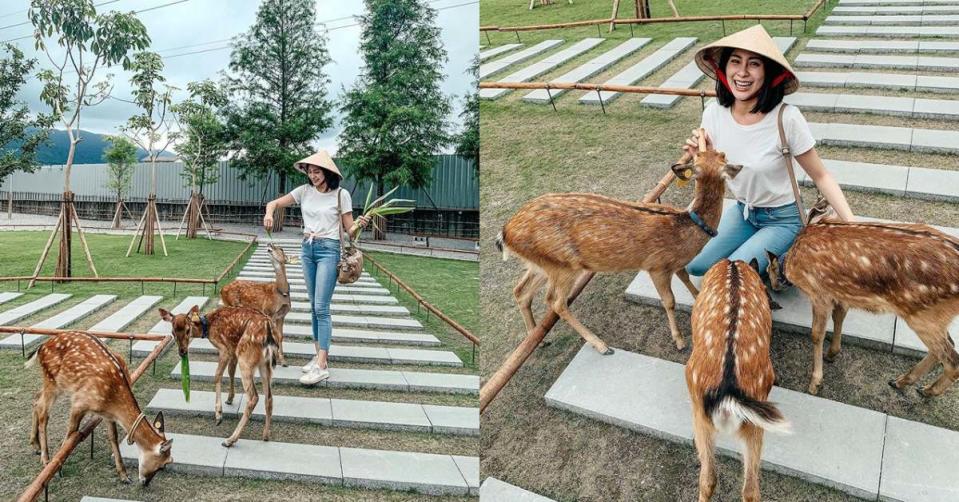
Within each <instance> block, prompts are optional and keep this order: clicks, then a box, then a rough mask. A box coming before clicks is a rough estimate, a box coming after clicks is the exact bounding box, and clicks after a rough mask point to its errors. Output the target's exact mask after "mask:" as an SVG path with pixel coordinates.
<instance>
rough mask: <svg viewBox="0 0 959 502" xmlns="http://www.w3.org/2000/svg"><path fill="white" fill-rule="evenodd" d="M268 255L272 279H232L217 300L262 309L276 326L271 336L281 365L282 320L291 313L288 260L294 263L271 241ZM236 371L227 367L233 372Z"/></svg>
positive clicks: (283, 358) (284, 359)
mask: <svg viewBox="0 0 959 502" xmlns="http://www.w3.org/2000/svg"><path fill="white" fill-rule="evenodd" d="M266 250H267V254H268V255H269V257H270V262H271V263H272V264H273V272H274V274H275V276H274V278H273V282H258V281H233V282H231V283H230V284H227V285H226V287H224V288H223V290H222V291H220V299H221V300H223V305H225V306H227V307H249V308H251V309H255V310H259V311H260V312H263V313H264V314H266V315H267V316H269V317H270V318H271V319H273V325H274V327H275V328H276V332H275V333H274V337H275V339H276V343H277V345H278V346H279V348H280V349H279V350H278V351H277V355H278V356H279V359H280V365H282V366H286V357H285V356H284V355H283V323H284V322H285V320H286V314H287V313H289V312H290V309H291V308H292V303H291V302H290V283H289V281H288V280H287V278H286V265H287V263H289V264H293V263H295V261H294V259H293V258H289V259H288V258H287V257H286V253H284V252H283V248H282V247H280V246H277V245H275V244H273V243H272V242H271V243H269V244H267V245H266ZM235 371H236V368H235V367H233V368H231V369H230V374H231V375H232V374H233V373H234V372H235Z"/></svg>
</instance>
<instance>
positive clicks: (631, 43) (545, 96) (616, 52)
mask: <svg viewBox="0 0 959 502" xmlns="http://www.w3.org/2000/svg"><path fill="white" fill-rule="evenodd" d="M652 40H653V39H651V38H630V39H629V40H626V41H625V42H623V43H621V44H619V45H617V46H616V47H614V48H612V49H610V50H609V51H606V52H604V53H603V54H600V55H599V56H596V57H595V58H593V59H590V60H589V61H587V62H586V63H583V64H582V65H581V66H577V67H576V68H573V69H572V70H570V71H568V72H566V73H564V74H563V75H560V76H559V77H556V78H554V79H552V80H550V83H559V82H565V83H573V82H582V81H583V80H586V79H587V78H589V77H592V76H593V75H596V74H597V73H599V72H601V71H603V70H605V69H607V68H609V67H610V66H612V65H614V64H616V63H617V62H619V61H620V60H622V59H623V58H625V57H627V56H629V55H630V54H633V53H634V52H636V51H638V50H640V49H642V48H643V47H645V46H646V44H648V43H649V42H651V41H652ZM565 93H566V90H565V89H553V90H549V91H547V90H546V89H537V90H535V91H533V92H531V93H529V94H527V95H526V96H523V101H528V102H531V103H540V104H546V103H549V102H550V96H552V99H556V98H557V97H559V96H562V95H563V94H565Z"/></svg>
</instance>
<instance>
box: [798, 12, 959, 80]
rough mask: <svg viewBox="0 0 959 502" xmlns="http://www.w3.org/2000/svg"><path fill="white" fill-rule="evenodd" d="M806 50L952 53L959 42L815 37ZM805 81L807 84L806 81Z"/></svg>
mask: <svg viewBox="0 0 959 502" xmlns="http://www.w3.org/2000/svg"><path fill="white" fill-rule="evenodd" d="M957 11H959V8H957ZM806 50H808V51H818V52H840V53H846V54H890V53H907V54H916V53H950V52H959V42H934V41H930V40H835V39H824V38H814V39H811V40H810V41H809V43H807V44H806ZM803 83H804V84H805V82H803Z"/></svg>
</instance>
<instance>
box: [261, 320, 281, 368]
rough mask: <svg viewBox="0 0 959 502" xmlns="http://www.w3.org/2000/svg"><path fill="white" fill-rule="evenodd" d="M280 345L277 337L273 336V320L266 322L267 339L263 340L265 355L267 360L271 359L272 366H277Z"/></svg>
mask: <svg viewBox="0 0 959 502" xmlns="http://www.w3.org/2000/svg"><path fill="white" fill-rule="evenodd" d="M279 349H280V346H279V345H278V344H277V343H276V338H274V337H273V321H268V322H267V323H266V340H264V342H263V356H264V357H265V358H266V360H267V361H270V366H272V367H274V368H275V367H276V360H277V355H276V353H277V351H279Z"/></svg>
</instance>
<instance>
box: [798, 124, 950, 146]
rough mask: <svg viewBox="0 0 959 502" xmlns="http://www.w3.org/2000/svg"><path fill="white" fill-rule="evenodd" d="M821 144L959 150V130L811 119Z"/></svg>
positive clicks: (812, 126) (817, 139)
mask: <svg viewBox="0 0 959 502" xmlns="http://www.w3.org/2000/svg"><path fill="white" fill-rule="evenodd" d="M809 127H810V129H811V130H812V133H813V137H815V138H816V141H818V142H819V143H820V144H825V145H836V146H855V147H865V148H885V149H890V150H909V151H913V152H928V153H947V154H959V131H946V130H940V129H919V128H912V127H890V126H872V125H861V124H823V123H818V122H810V123H809Z"/></svg>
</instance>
